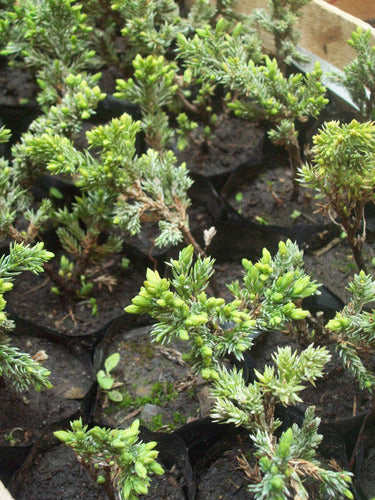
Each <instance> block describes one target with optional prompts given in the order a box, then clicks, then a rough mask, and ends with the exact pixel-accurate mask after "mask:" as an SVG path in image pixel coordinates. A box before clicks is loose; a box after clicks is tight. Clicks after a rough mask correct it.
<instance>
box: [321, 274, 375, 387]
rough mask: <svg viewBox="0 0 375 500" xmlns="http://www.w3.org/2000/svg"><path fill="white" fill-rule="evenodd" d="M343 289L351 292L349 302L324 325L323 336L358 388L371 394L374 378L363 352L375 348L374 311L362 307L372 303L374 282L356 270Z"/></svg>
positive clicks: (369, 351)
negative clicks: (325, 334) (327, 339)
mask: <svg viewBox="0 0 375 500" xmlns="http://www.w3.org/2000/svg"><path fill="white" fill-rule="evenodd" d="M347 289H348V290H349V291H350V292H351V295H352V296H351V300H350V301H349V302H348V304H347V305H346V306H345V307H344V309H343V310H342V311H340V312H338V313H336V316H335V317H334V318H333V319H331V320H330V321H329V322H328V323H327V325H326V333H328V337H329V338H330V339H333V340H334V341H335V342H336V343H337V347H336V349H337V351H338V353H339V355H340V357H341V359H342V362H343V365H344V366H345V367H346V368H347V369H348V370H349V371H350V372H351V373H352V375H353V376H354V377H355V378H356V379H357V381H358V383H359V386H360V387H361V389H366V390H368V391H369V392H371V393H372V392H373V391H374V389H375V376H374V373H373V371H372V370H371V369H369V368H368V367H367V366H366V362H365V358H366V353H372V352H373V351H374V348H375V310H374V309H372V311H368V310H364V308H365V306H367V305H368V304H371V303H373V301H374V297H375V280H374V278H373V277H372V276H371V275H369V274H365V273H364V272H363V271H360V272H359V274H355V275H354V277H353V281H351V283H349V285H348V287H347Z"/></svg>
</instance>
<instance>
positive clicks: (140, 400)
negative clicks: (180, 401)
mask: <svg viewBox="0 0 375 500" xmlns="http://www.w3.org/2000/svg"><path fill="white" fill-rule="evenodd" d="M119 390H120V392H121V394H122V396H123V399H122V401H120V402H118V403H114V404H112V405H111V406H110V407H108V408H107V409H106V414H108V415H110V414H113V413H115V412H116V411H117V410H118V409H119V408H122V409H124V410H125V411H131V410H133V409H135V408H139V407H140V406H144V405H145V404H147V403H149V404H154V405H157V406H161V405H162V404H163V403H165V402H167V401H172V400H173V399H176V397H177V396H178V392H177V391H176V390H175V389H174V387H173V384H172V382H156V383H155V384H154V385H153V386H152V387H151V393H150V395H149V396H134V395H132V394H130V392H129V391H128V390H127V389H125V388H122V389H121V388H120V389H119Z"/></svg>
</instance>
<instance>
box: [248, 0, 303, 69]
mask: <svg viewBox="0 0 375 500" xmlns="http://www.w3.org/2000/svg"><path fill="white" fill-rule="evenodd" d="M308 3H310V0H286V1H285V0H270V1H269V2H268V9H254V10H253V12H252V14H251V15H252V18H253V19H255V20H256V21H257V22H258V23H259V24H260V26H262V27H263V28H264V29H265V30H266V31H267V32H269V33H271V34H272V35H273V39H274V42H275V55H276V59H277V63H278V65H279V68H280V69H281V71H282V72H283V73H284V74H285V70H286V66H287V65H288V64H291V63H292V61H293V59H294V60H296V61H306V58H305V57H304V56H302V54H300V53H299V52H298V50H297V43H298V40H299V38H300V32H299V31H298V30H296V29H295V25H296V24H297V22H298V18H299V17H300V16H301V15H302V13H301V12H300V10H301V8H302V7H303V6H305V5H307V4H308Z"/></svg>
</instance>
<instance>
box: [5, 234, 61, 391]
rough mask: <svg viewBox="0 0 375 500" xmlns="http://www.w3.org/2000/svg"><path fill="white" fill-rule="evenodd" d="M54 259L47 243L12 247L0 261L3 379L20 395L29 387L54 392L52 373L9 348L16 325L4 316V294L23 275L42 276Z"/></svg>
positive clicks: (14, 348) (14, 349)
mask: <svg viewBox="0 0 375 500" xmlns="http://www.w3.org/2000/svg"><path fill="white" fill-rule="evenodd" d="M52 257H53V254H52V253H51V252H48V251H47V250H45V249H44V248H43V243H37V244H36V245H34V246H32V247H31V246H29V245H27V246H26V245H24V244H21V243H14V244H11V245H10V248H9V254H8V255H2V256H1V258H0V377H5V378H6V379H8V380H9V381H10V383H11V384H12V385H13V386H14V387H15V388H16V389H17V390H18V391H24V390H26V389H27V388H28V387H29V386H32V387H34V389H36V390H38V391H40V390H41V389H42V388H51V387H52V385H51V383H50V382H49V380H48V377H49V375H50V372H49V370H47V369H46V368H44V367H43V366H42V365H41V364H40V363H38V362H36V361H34V360H33V359H32V358H31V356H30V355H29V354H24V353H22V352H19V349H18V348H16V347H11V346H9V345H8V344H9V340H8V338H7V337H6V335H5V332H7V331H10V330H12V329H13V324H12V322H10V321H8V320H7V317H6V314H5V312H4V309H5V305H6V301H5V299H4V293H6V292H8V291H9V290H10V289H11V288H12V287H13V283H12V280H13V278H14V277H15V276H17V275H18V274H20V273H21V272H23V271H30V272H33V273H34V274H38V273H40V272H42V271H43V264H44V263H45V262H47V261H48V260H49V259H51V258H52Z"/></svg>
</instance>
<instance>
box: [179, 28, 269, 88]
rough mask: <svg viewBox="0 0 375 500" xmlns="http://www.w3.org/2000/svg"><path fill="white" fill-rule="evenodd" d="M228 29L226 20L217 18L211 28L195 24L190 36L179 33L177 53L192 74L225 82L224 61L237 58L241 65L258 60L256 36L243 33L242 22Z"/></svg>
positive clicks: (227, 61)
mask: <svg viewBox="0 0 375 500" xmlns="http://www.w3.org/2000/svg"><path fill="white" fill-rule="evenodd" d="M228 29H229V23H228V22H227V21H226V20H225V19H220V20H219V21H218V22H217V24H216V26H215V27H214V29H212V28H211V27H210V26H209V25H205V26H204V27H203V28H197V30H196V34H195V35H194V37H192V38H190V37H187V36H185V35H184V34H183V33H180V34H179V35H178V37H177V43H178V49H177V55H178V57H179V58H181V59H182V61H183V64H184V65H185V66H187V68H188V69H189V71H190V72H191V74H192V76H193V77H194V78H197V79H199V80H203V81H208V82H211V83H213V82H218V83H224V84H225V85H227V82H226V81H225V80H223V75H224V72H223V70H222V67H223V65H225V64H233V63H235V62H238V63H239V62H240V61H241V63H242V64H243V65H246V64H248V63H249V61H254V62H255V63H260V62H261V60H262V52H261V45H260V41H259V39H258V38H257V37H256V36H255V35H248V34H247V33H245V32H244V30H243V26H242V24H237V26H236V27H235V28H234V29H233V31H232V32H231V33H229V32H228ZM232 61H233V62H232Z"/></svg>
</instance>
